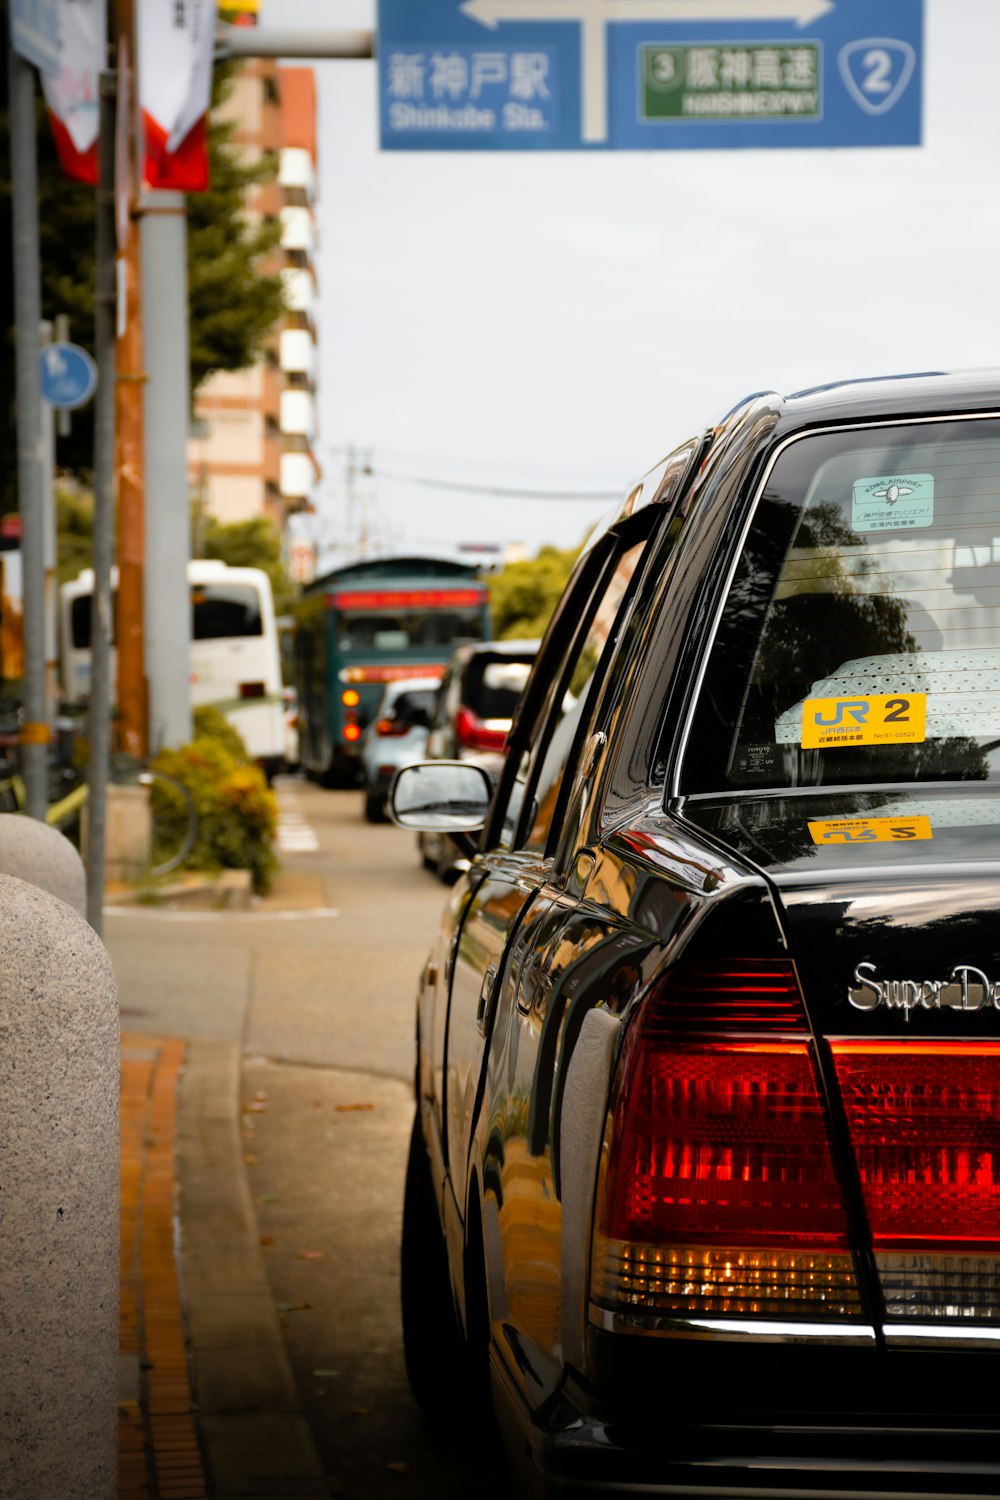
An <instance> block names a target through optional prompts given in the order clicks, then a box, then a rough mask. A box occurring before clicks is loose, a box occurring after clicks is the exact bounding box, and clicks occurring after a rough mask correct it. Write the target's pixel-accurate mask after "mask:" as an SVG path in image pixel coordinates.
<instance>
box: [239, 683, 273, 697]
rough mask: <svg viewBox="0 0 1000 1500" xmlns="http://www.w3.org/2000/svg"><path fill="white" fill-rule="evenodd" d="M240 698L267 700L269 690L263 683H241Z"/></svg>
mask: <svg viewBox="0 0 1000 1500" xmlns="http://www.w3.org/2000/svg"><path fill="white" fill-rule="evenodd" d="M240 697H241V698H266V697H267V688H266V687H265V685H264V683H262V682H241V683H240Z"/></svg>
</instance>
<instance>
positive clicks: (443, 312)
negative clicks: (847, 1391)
mask: <svg viewBox="0 0 1000 1500" xmlns="http://www.w3.org/2000/svg"><path fill="white" fill-rule="evenodd" d="M456 3H457V0H456ZM913 3H914V4H917V3H919V0H913ZM414 4H415V5H418V4H419V0H414ZM838 4H840V5H845V4H849V5H851V6H861V7H863V6H864V4H865V0H838ZM924 14H925V36H924V43H925V48H924V106H925V107H924V132H923V134H924V144H923V145H922V146H921V147H918V148H906V149H896V150H871V149H868V150H854V151H847V150H836V151H831V150H798V151H788V150H780V151H779V150H773V151H699V152H680V151H651V152H602V153H586V152H562V153H556V152H545V153H538V154H535V153H500V152H497V153H492V152H461V153H455V152H448V153H444V152H440V153H434V152H422V153H415V152H381V151H380V150H379V147H378V119H377V114H378V98H377V87H376V73H375V65H374V63H369V62H339V63H338V62H326V63H321V64H318V65H317V68H316V72H317V82H318V89H319V110H320V148H319V149H320V172H319V195H320V196H319V204H318V214H319V232H320V237H321V248H320V252H319V258H318V267H319V277H320V289H321V314H320V317H321V323H320V329H321V367H320V380H319V412H320V424H321V432H320V445H319V456H320V459H321V461H322V463H323V467H324V471H325V479H324V484H323V486H322V487H321V491H320V495H319V500H320V506H321V512H322V515H323V518H324V524H325V526H326V528H327V532H328V535H329V536H332V535H335V534H336V535H340V534H341V533H343V532H345V531H351V530H353V531H355V532H356V531H357V528H358V527H359V525H360V513H361V502H362V497H363V496H365V495H366V496H367V502H366V507H365V509H366V515H367V526H368V533H369V539H370V541H371V542H372V543H375V544H383V545H389V546H392V547H396V548H399V547H406V548H412V547H425V548H428V549H436V548H438V547H440V546H443V545H448V544H451V543H453V542H486V543H494V544H501V545H505V544H508V543H512V542H520V543H523V544H525V545H526V546H527V548H528V550H529V552H531V553H533V552H534V551H535V550H536V549H537V548H538V547H539V546H540V545H541V544H543V543H545V542H554V543H556V544H557V545H560V546H571V545H575V544H576V543H577V542H578V541H579V540H580V539H581V537H582V535H583V533H584V532H585V530H586V528H587V526H588V524H590V523H592V522H593V521H594V520H596V519H598V518H599V517H600V516H601V515H602V514H603V512H604V511H605V510H606V509H607V504H606V502H605V503H602V502H599V501H591V502H589V503H586V504H579V503H567V502H566V501H558V500H538V499H535V500H527V499H518V498H511V497H505V496H500V495H488V494H482V493H476V492H474V491H473V490H472V489H471V486H477V487H481V488H483V489H489V488H491V487H492V488H494V489H498V490H506V489H515V490H516V489H519V488H523V487H539V488H542V489H547V490H553V491H579V492H593V491H612V492H617V491H624V490H625V488H626V487H627V485H628V483H629V481H630V480H631V478H632V477H633V476H635V475H637V474H639V473H641V472H642V471H643V470H645V469H646V468H648V467H649V466H650V465H651V464H653V463H654V462H655V461H656V460H657V459H658V458H659V457H660V456H661V455H662V454H664V453H666V452H667V451H669V450H670V448H672V447H673V446H675V445H676V444H677V443H678V442H680V441H681V440H683V439H684V438H685V437H687V436H689V435H690V434H691V433H692V432H694V431H695V430H697V429H698V428H700V427H702V426H704V425H706V424H707V423H709V422H711V421H713V420H714V419H716V418H717V417H718V416H720V415H721V414H722V413H723V412H724V411H725V410H727V409H728V408H729V407H730V406H732V405H733V404H734V403H735V402H736V401H737V400H738V399H739V398H740V397H741V396H743V395H746V394H748V393H749V392H751V391H757V390H761V389H765V388H770V389H775V390H778V391H784V392H789V391H794V390H797V389H801V388H802V387H805V386H809V385H814V384H820V383H825V382H826V381H829V380H837V379H841V378H846V377H852V376H870V375H878V374H886V373H893V372H896V371H907V370H929V369H955V368H961V367H972V366H983V365H990V364H994V363H996V364H1000V350H998V347H997V333H998V315H997V307H998V292H997V283H998V280H1000V195H998V170H997V159H998V155H1000V150H998V148H1000V84H998V77H997V64H998V60H1000V0H925V10H924ZM261 19H262V24H264V25H282V26H285V25H302V26H338V25H343V26H373V25H374V23H375V4H374V0H263V11H262V18H261ZM349 448H354V449H355V450H356V453H357V456H358V458H359V460H363V459H366V458H370V462H371V466H372V468H373V469H374V470H375V476H374V478H372V479H364V478H362V479H360V480H359V481H358V482H357V484H356V485H355V506H354V514H353V518H352V517H349V516H348V513H347V504H348V502H347V499H346V496H345V484H344V478H345V467H346V453H347V450H348V449H349ZM390 476H393V477H390ZM414 479H438V480H441V479H447V480H449V481H452V482H457V483H459V484H461V483H466V484H468V485H469V486H470V489H469V490H468V491H464V492H463V491H462V490H445V489H435V488H432V487H430V486H428V485H426V484H415V483H414V482H413V480H414Z"/></svg>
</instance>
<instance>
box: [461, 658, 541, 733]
mask: <svg viewBox="0 0 1000 1500" xmlns="http://www.w3.org/2000/svg"><path fill="white" fill-rule="evenodd" d="M533 661H534V657H533V656H524V657H511V656H486V655H482V656H480V655H476V656H473V657H471V658H470V659H469V662H468V665H467V666H466V668H465V674H464V676H463V678H462V702H463V703H464V704H465V706H466V707H467V708H471V710H472V712H473V713H474V714H476V715H477V717H479V718H480V719H510V718H512V717H513V714H514V710H515V708H516V707H517V701H518V699H519V698H520V696H521V693H522V691H523V689H524V684H525V683H526V682H527V680H528V673H529V672H530V671H531V664H532V662H533Z"/></svg>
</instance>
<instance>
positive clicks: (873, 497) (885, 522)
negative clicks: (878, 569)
mask: <svg viewBox="0 0 1000 1500" xmlns="http://www.w3.org/2000/svg"><path fill="white" fill-rule="evenodd" d="M933 520H934V475H933V474H880V475H877V476H876V477H875V478H873V479H856V480H855V481H854V492H853V504H852V506H851V525H852V526H853V527H854V530H855V531H909V530H911V529H912V528H914V527H917V526H930V524H931V522H932V521H933Z"/></svg>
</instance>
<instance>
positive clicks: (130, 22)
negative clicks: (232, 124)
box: [115, 0, 149, 760]
mask: <svg viewBox="0 0 1000 1500" xmlns="http://www.w3.org/2000/svg"><path fill="white" fill-rule="evenodd" d="M116 14H117V18H118V35H119V38H124V39H125V40H126V41H127V43H128V47H129V52H130V54H131V55H132V56H133V57H134V56H135V47H134V45H133V42H134V36H135V17H134V13H133V3H132V0H116ZM130 82H131V87H130V88H129V90H128V91H127V94H126V96H125V97H124V98H123V101H122V106H123V107H125V108H127V109H128V111H129V119H130V124H131V121H132V120H133V119H135V118H136V115H135V110H136V101H135V79H134V76H133V77H132V78H131V80H130ZM130 136H131V129H130ZM121 264H122V268H123V271H124V275H125V304H126V308H125V317H124V329H123V331H122V332H121V334H120V335H119V338H118V406H117V412H116V416H117V424H118V425H117V429H116V432H115V438H116V442H117V450H118V451H117V477H118V601H117V609H116V612H115V643H116V647H117V654H118V698H117V709H118V722H119V728H120V734H121V748H123V749H124V750H126V751H127V752H128V754H129V755H134V756H137V757H138V758H139V759H140V760H141V759H144V758H145V756H146V754H147V751H148V748H149V717H148V709H147V698H146V662H145V642H144V605H143V589H144V577H143V573H144V569H145V561H146V489H145V485H146V452H145V427H144V422H143V411H144V401H143V390H142V388H143V385H144V384H145V382H146V378H147V377H146V368H145V363H144V354H143V349H144V343H143V311H144V306H143V295H142V262H141V255H140V249H139V234H138V231H137V230H136V229H135V228H134V227H133V229H132V232H131V233H130V234H129V236H128V241H127V244H126V245H125V247H124V249H123V251H122V254H121Z"/></svg>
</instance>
